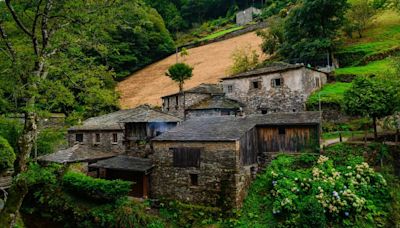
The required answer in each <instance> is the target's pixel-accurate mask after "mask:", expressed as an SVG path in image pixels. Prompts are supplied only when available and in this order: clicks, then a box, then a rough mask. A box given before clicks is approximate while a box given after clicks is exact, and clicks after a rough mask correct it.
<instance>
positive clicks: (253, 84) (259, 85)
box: [250, 80, 262, 90]
mask: <svg viewBox="0 0 400 228" xmlns="http://www.w3.org/2000/svg"><path fill="white" fill-rule="evenodd" d="M256 85H257V86H256ZM261 88H262V81H261V80H252V81H250V89H252V90H259V89H261Z"/></svg>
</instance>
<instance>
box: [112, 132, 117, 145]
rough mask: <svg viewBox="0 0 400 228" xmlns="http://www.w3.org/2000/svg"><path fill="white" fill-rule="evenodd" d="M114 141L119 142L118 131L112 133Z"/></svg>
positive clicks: (114, 142)
mask: <svg viewBox="0 0 400 228" xmlns="http://www.w3.org/2000/svg"><path fill="white" fill-rule="evenodd" d="M112 143H113V144H117V143H118V133H113V134H112Z"/></svg>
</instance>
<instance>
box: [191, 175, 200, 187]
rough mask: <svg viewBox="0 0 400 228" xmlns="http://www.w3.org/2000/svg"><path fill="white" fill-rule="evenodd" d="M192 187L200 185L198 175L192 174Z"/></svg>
mask: <svg viewBox="0 0 400 228" xmlns="http://www.w3.org/2000/svg"><path fill="white" fill-rule="evenodd" d="M190 185H192V186H198V185H199V175H198V174H190Z"/></svg>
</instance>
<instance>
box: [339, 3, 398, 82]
mask: <svg viewBox="0 0 400 228" xmlns="http://www.w3.org/2000/svg"><path fill="white" fill-rule="evenodd" d="M399 46H400V14H399V13H397V12H394V11H390V10H388V11H383V12H380V13H379V15H378V16H377V17H376V19H375V21H374V23H373V25H372V26H371V27H370V28H369V29H367V30H366V31H365V32H364V33H363V37H362V38H358V37H354V38H353V39H347V40H346V41H345V45H344V46H343V48H342V49H341V50H340V51H339V52H357V51H363V52H365V53H366V55H367V56H368V55H376V54H379V53H383V52H385V51H388V50H391V49H394V48H396V47H399ZM389 66H390V61H389V59H383V60H378V61H373V62H370V63H369V64H367V65H366V66H352V67H346V68H341V69H338V70H337V71H336V73H337V74H354V75H361V74H380V73H384V72H386V69H388V68H389Z"/></svg>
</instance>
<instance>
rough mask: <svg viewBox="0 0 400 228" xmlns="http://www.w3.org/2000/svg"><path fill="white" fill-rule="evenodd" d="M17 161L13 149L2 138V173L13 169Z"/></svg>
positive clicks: (0, 150) (0, 155) (0, 158)
mask: <svg viewBox="0 0 400 228" xmlns="http://www.w3.org/2000/svg"><path fill="white" fill-rule="evenodd" d="M14 161H15V153H14V150H13V148H12V147H11V146H10V144H9V143H8V142H7V140H6V139H4V138H3V137H1V136H0V172H2V171H4V170H6V169H9V168H12V167H13V164H14Z"/></svg>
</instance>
